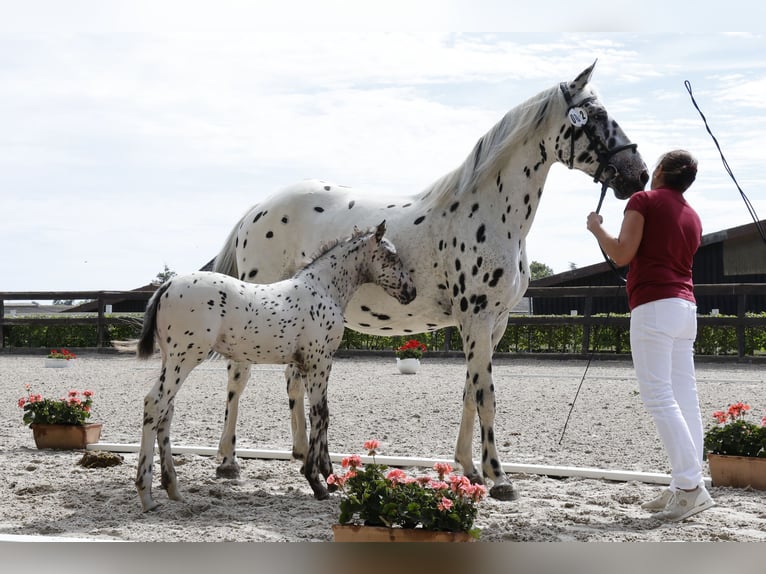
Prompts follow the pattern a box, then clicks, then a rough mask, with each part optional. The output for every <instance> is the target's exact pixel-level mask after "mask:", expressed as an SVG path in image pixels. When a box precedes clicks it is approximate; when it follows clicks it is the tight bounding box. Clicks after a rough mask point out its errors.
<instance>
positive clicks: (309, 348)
mask: <svg viewBox="0 0 766 574" xmlns="http://www.w3.org/2000/svg"><path fill="white" fill-rule="evenodd" d="M384 232H385V222H384V223H381V224H380V225H379V226H378V227H377V228H376V229H371V230H370V231H368V232H365V233H362V232H356V233H355V234H354V235H352V236H351V238H350V239H347V240H345V241H340V242H336V243H334V244H330V245H328V246H327V247H326V248H325V250H324V251H323V252H322V254H321V255H319V256H318V257H317V258H315V259H314V260H313V261H312V262H311V263H309V264H308V265H306V266H305V267H303V268H302V269H301V270H300V271H298V272H297V273H296V274H295V276H294V277H293V278H291V279H286V280H283V281H279V282H277V283H270V284H268V285H260V284H253V283H246V282H244V281H239V280H238V279H236V278H234V277H230V276H228V275H222V274H220V273H208V272H197V273H192V274H190V275H185V276H182V277H174V278H173V279H171V280H169V281H167V282H166V283H165V284H163V285H162V286H161V287H160V288H159V289H158V290H157V292H156V293H155V294H154V295H153V296H152V298H151V300H150V301H149V304H148V306H147V309H146V314H145V317H144V324H143V330H142V333H141V337H140V339H139V340H138V342H137V347H136V342H133V348H134V349H137V353H138V356H139V357H141V358H147V357H150V356H152V354H153V353H154V348H155V338H156V342H157V344H158V346H159V348H160V352H161V354H162V368H161V371H160V375H159V378H158V380H157V382H156V383H155V385H154V386H153V387H152V389H151V390H150V391H149V393H148V394H147V395H146V398H145V399H144V419H143V433H142V435H141V452H140V455H139V462H138V473H137V476H136V487H137V488H138V493H139V496H140V498H141V504H142V506H143V509H144V511H146V510H150V509H152V508H155V507H156V506H157V504H156V502H155V501H154V500H153V499H152V492H151V487H152V465H153V464H152V463H153V458H154V443H155V439H156V440H157V442H158V444H159V451H160V462H161V467H162V477H161V480H162V485H163V486H164V487H165V488H166V490H167V493H168V496H169V497H170V498H171V499H174V500H180V495H179V492H178V481H177V478H176V473H175V469H174V467H173V459H172V457H171V449H170V424H171V421H172V418H173V403H174V399H175V397H176V394H177V393H178V391H179V389H180V388H181V385H182V383H183V382H184V380H185V379H186V377H187V376H188V375H189V373H190V372H191V371H192V370H193V369H194V368H195V367H196V366H197V365H199V364H200V363H201V362H203V361H204V360H205V359H207V358H208V356H210V354H211V353H218V354H220V355H223V356H224V357H227V358H228V359H229V360H230V361H232V362H234V363H235V364H236V365H238V366H237V367H236V368H233V369H232V373H233V375H232V378H231V381H230V384H229V403H228V406H227V415H226V422H225V430H224V435H223V436H224V437H227V439H226V440H222V442H221V443H220V445H219V455H220V456H221V458H222V460H223V462H222V465H223V466H224V468H226V466H227V463H228V462H229V461H231V460H234V459H235V452H234V449H235V440H234V436H235V435H234V427H235V424H236V416H237V411H236V407H237V402H238V400H234V399H238V398H239V395H240V393H241V392H242V390H244V387H245V384H246V382H247V379H248V377H249V375H250V364H252V363H269V364H287V363H290V365H291V368H292V369H293V370H294V371H295V372H296V373H300V375H301V377H303V378H304V379H305V381H306V384H307V387H306V389H307V390H308V396H309V403H310V405H311V409H310V420H311V441H310V446H309V448H308V451H307V455H306V459H305V462H304V465H303V474H304V475H305V476H306V478H307V479H308V481H309V484H310V485H311V488H312V489H313V491H314V495H315V496H316V497H317V498H325V497H326V496H327V489H326V488H325V486H324V485H323V484H322V483H321V482H320V480H319V477H318V473H319V472H321V473H322V475H323V476H324V477H325V478H327V476H329V475H330V474H331V473H332V463H331V461H330V454H329V450H328V446H327V426H328V419H329V411H328V405H327V381H328V378H329V376H330V369H331V368H332V359H333V356H334V354H335V351H336V350H337V349H338V346H339V345H340V341H341V338H342V336H343V329H344V327H343V312H344V310H345V307H346V304H347V303H348V301H349V300H350V299H351V296H352V295H353V293H354V291H355V290H356V289H357V288H358V287H359V286H360V285H362V284H364V283H368V282H369V283H374V284H375V285H378V286H379V287H380V288H381V289H382V290H383V292H385V293H387V296H390V297H391V298H392V300H396V301H398V302H399V303H400V304H402V305H407V304H408V303H410V302H411V301H412V300H413V299H414V298H415V294H416V293H415V287H414V283H413V281H412V277H411V276H410V274H409V272H408V271H407V270H406V269H405V267H404V266H403V264H402V262H401V260H400V259H399V257H398V256H397V254H396V250H395V249H394V247H393V244H392V243H391V242H389V241H388V240H387V239H386V238H384V237H383V234H384Z"/></svg>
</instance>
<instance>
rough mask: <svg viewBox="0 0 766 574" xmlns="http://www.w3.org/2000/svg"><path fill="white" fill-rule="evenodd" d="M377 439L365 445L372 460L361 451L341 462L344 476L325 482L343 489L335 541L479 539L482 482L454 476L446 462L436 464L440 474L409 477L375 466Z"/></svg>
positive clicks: (400, 471)
mask: <svg viewBox="0 0 766 574" xmlns="http://www.w3.org/2000/svg"><path fill="white" fill-rule="evenodd" d="M378 446H379V443H378V441H376V440H369V441H367V442H365V443H364V448H365V450H366V451H367V452H368V455H369V456H370V457H372V462H371V463H368V464H362V459H361V457H360V456H359V455H352V456H349V457H346V458H344V459H343V460H342V462H341V465H342V467H343V469H345V470H344V472H343V473H342V474H332V475H330V476H329V477H328V479H327V482H328V484H330V485H336V486H337V487H338V488H339V489H340V493H341V502H340V516H339V518H338V522H339V524H336V525H334V526H333V533H334V536H335V540H336V542H350V541H359V542H374V541H392V542H398V541H413V542H434V541H448V542H468V541H472V540H475V539H478V537H479V529H478V528H475V527H474V520H475V519H476V515H477V512H478V508H477V504H478V502H479V501H481V500H482V499H483V498H484V497H485V496H486V494H487V490H486V488H485V487H484V486H483V485H481V484H471V482H470V481H469V480H468V479H467V478H466V477H465V476H457V475H454V474H452V467H451V466H450V465H449V464H447V463H436V464H435V465H434V470H435V472H436V476H431V475H423V476H419V477H411V476H408V475H407V474H406V473H405V472H404V471H403V470H401V469H398V468H393V469H389V468H388V467H387V466H385V465H382V464H377V463H376V461H375V455H376V453H377V449H378Z"/></svg>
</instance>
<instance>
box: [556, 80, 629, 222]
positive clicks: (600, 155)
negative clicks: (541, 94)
mask: <svg viewBox="0 0 766 574" xmlns="http://www.w3.org/2000/svg"><path fill="white" fill-rule="evenodd" d="M559 88H560V89H561V93H562V94H563V95H564V101H566V104H567V115H569V112H570V111H571V110H572V109H573V108H576V107H580V106H582V105H584V104H587V103H588V102H591V101H593V100H595V99H596V98H595V97H594V96H591V97H589V98H585V99H584V100H582V101H580V102H578V103H576V104H575V103H574V102H573V101H572V95H571V94H570V93H569V90H568V89H567V85H566V82H561V83H560V84H559ZM575 129H578V128H577V126H575V125H572V130H575ZM579 129H581V130H582V132H583V133H584V134H585V137H587V138H588V141H589V142H590V144H591V146H592V147H593V148H594V150H595V152H596V158H597V159H598V167H597V168H596V173H595V174H593V181H594V182H596V183H603V184H604V191H603V192H602V195H601V201H603V199H604V193H606V188H607V187H608V185H609V180H611V177H605V178H604V180H603V181H602V180H601V174H602V173H604V171H605V170H606V169H611V170H612V173H613V176H614V175H616V174H617V173H618V172H617V168H616V167H614V166H613V165H612V164H610V163H609V161H610V160H611V159H612V157H614V156H615V155H617V154H618V153H620V152H622V151H625V150H628V149H630V150H635V149H636V148H637V147H638V145H637V144H634V143H629V144H625V145H621V146H617V147H614V148H612V149H609V148H608V147H606V145H605V144H604V142H602V141H601V140H600V139H599V138H598V137H596V131H595V129H594V127H593V125H592V124H591V123H590V121H589V120H586V122H585V125H583V126H581V127H580V128H579ZM569 141H570V151H569V162H568V163H567V166H568V167H569V169H572V168H573V167H574V153H575V152H574V145H575V137H574V133H573V134H572V137H570V138H569ZM601 201H600V202H599V209H600V208H601Z"/></svg>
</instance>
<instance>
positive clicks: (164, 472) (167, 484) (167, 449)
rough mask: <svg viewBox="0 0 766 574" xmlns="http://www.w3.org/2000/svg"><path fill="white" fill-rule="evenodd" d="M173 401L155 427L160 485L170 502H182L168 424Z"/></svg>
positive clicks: (171, 419)
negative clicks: (158, 451)
mask: <svg viewBox="0 0 766 574" xmlns="http://www.w3.org/2000/svg"><path fill="white" fill-rule="evenodd" d="M174 412H175V401H173V400H172V399H171V400H170V401H169V402H168V406H167V409H166V411H165V413H166V414H165V418H163V419H162V420H161V421H160V424H159V426H158V427H157V444H158V446H159V449H160V470H161V473H160V484H161V485H162V488H164V489H165V491H166V492H167V493H168V498H169V499H170V500H183V499H182V498H181V495H180V494H179V492H178V477H177V476H176V468H175V466H174V465H173V447H172V446H171V444H170V424H171V423H172V422H173V413H174Z"/></svg>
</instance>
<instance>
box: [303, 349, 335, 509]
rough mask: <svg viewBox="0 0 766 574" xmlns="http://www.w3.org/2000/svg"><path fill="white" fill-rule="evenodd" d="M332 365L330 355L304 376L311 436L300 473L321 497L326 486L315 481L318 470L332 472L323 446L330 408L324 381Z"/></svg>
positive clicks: (323, 497)
mask: <svg viewBox="0 0 766 574" xmlns="http://www.w3.org/2000/svg"><path fill="white" fill-rule="evenodd" d="M331 368H332V358H330V360H329V361H326V362H325V361H322V362H321V363H318V364H317V365H315V366H314V367H312V368H311V369H310V370H309V371H308V373H307V376H306V382H307V388H306V390H307V391H308V395H309V421H310V423H311V437H310V440H309V450H308V455H307V456H306V461H305V463H304V465H303V468H304V471H303V474H304V476H305V477H306V479H307V480H308V481H309V485H310V486H311V489H312V490H313V491H314V498H316V499H317V500H324V499H325V498H327V497H328V491H327V488H325V486H324V485H323V484H322V483H321V482H320V481H319V473H320V472H321V473H322V475H323V476H324V477H325V478H327V477H328V476H329V475H330V474H332V463H331V461H330V452H329V449H328V446H327V427H328V425H329V422H330V410H329V408H328V406H327V381H328V379H329V376H330V369H331Z"/></svg>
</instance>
